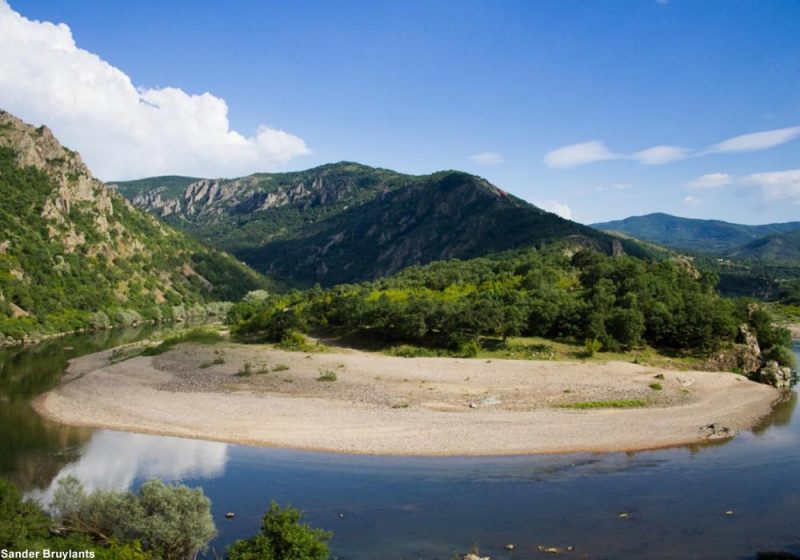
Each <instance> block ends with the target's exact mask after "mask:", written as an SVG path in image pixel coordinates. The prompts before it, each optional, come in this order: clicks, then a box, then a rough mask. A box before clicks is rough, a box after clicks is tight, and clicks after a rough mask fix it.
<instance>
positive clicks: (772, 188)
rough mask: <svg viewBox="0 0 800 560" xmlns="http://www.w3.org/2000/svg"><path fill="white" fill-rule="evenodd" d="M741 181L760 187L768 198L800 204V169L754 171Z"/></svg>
mask: <svg viewBox="0 0 800 560" xmlns="http://www.w3.org/2000/svg"><path fill="white" fill-rule="evenodd" d="M741 182H742V183H743V184H745V185H751V186H755V187H759V188H760V189H761V191H762V192H763V193H764V198H766V199H767V200H772V201H777V200H788V201H791V202H794V203H795V204H799V205H800V169H789V170H787V171H770V172H766V173H753V174H752V175H748V176H746V177H743V178H742V180H741Z"/></svg>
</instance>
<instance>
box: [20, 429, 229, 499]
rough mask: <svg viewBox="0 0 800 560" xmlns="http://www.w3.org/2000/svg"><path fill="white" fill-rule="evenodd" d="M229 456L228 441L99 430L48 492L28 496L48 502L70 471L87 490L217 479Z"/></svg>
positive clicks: (38, 492) (64, 469)
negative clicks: (147, 481) (156, 480)
mask: <svg viewBox="0 0 800 560" xmlns="http://www.w3.org/2000/svg"><path fill="white" fill-rule="evenodd" d="M227 460H228V445H227V444H225V443H217V442H212V441H203V440H196V439H180V438H172V437H154V436H148V435H144V434H131V433H125V432H113V431H110V430H101V431H98V432H95V434H94V435H93V436H92V439H91V440H90V441H89V443H88V445H86V447H85V448H84V449H83V450H82V453H81V456H80V458H79V459H78V460H77V461H75V462H73V463H70V464H68V465H67V466H65V467H64V468H62V469H61V471H60V472H59V473H58V474H57V475H56V476H55V478H54V479H53V480H52V482H51V483H50V485H49V486H48V487H47V488H46V489H45V490H34V491H32V492H31V493H30V496H31V497H33V498H35V499H37V500H39V501H40V502H41V503H43V504H45V505H46V504H49V503H50V500H51V499H52V496H53V492H54V491H55V488H56V487H57V485H58V481H59V480H61V479H62V478H64V477H66V476H70V475H73V476H75V477H77V478H78V479H79V480H80V481H81V482H83V484H84V486H85V487H86V489H87V490H89V491H91V490H98V489H99V490H125V489H127V488H129V487H130V486H131V485H132V484H133V483H134V481H136V480H143V479H148V478H160V479H161V480H165V481H171V482H174V481H180V480H183V479H186V478H214V477H217V476H220V475H221V474H222V473H223V472H224V471H225V464H226V462H227Z"/></svg>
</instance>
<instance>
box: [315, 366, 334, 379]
mask: <svg viewBox="0 0 800 560" xmlns="http://www.w3.org/2000/svg"><path fill="white" fill-rule="evenodd" d="M317 381H326V382H331V381H336V372H335V371H331V370H329V369H326V370H323V371H321V372H320V374H319V377H317Z"/></svg>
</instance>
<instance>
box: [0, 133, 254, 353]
mask: <svg viewBox="0 0 800 560" xmlns="http://www.w3.org/2000/svg"><path fill="white" fill-rule="evenodd" d="M23 132H24V131H23ZM30 134H31V135H34V136H35V132H34V131H33V129H31V130H30ZM35 141H38V140H35ZM64 154H65V155H64V157H63V158H56V159H52V160H50V161H49V163H48V168H47V170H43V169H39V168H36V167H33V166H28V167H22V166H20V165H19V164H18V161H17V153H16V152H15V150H14V149H12V148H9V147H0V240H2V241H3V242H7V243H4V247H3V250H0V300H2V301H0V337H2V336H7V337H11V338H15V339H21V338H23V337H25V336H27V335H32V334H46V333H52V332H66V331H73V330H77V329H99V328H107V327H109V326H111V325H112V324H119V325H131V324H135V323H138V322H141V321H160V320H170V319H171V318H172V317H171V314H170V313H169V308H170V307H171V306H178V305H182V306H186V307H194V306H199V305H202V304H206V303H209V302H211V301H214V300H222V299H229V300H232V299H238V298H240V297H241V296H242V295H243V294H245V293H247V292H248V291H251V290H254V289H258V288H262V287H265V286H267V285H268V284H269V283H268V282H267V281H266V280H265V279H264V278H263V277H260V276H259V275H258V274H256V273H255V272H253V271H252V270H249V269H247V268H246V267H245V266H243V265H242V264H241V263H239V262H237V261H236V260H235V259H233V258H232V257H230V256H228V255H223V254H221V253H218V252H216V251H214V250H212V249H210V248H208V247H206V246H204V245H202V244H200V243H199V242H197V241H194V240H192V239H190V238H189V237H188V236H186V235H184V234H181V233H178V232H176V231H173V230H171V229H169V228H167V227H165V226H163V225H161V224H159V223H158V222H157V221H156V220H155V219H153V218H152V217H150V216H148V215H146V214H144V213H143V212H141V211H139V210H137V209H135V208H133V207H131V206H130V205H129V204H128V203H126V201H125V200H124V199H123V198H122V197H121V196H119V195H118V194H116V193H113V192H109V193H104V192H103V191H102V190H101V189H102V188H103V187H102V186H100V185H99V184H98V185H97V186H95V187H93V188H94V189H95V192H96V194H97V196H98V197H99V196H101V195H102V196H106V195H107V196H108V197H109V200H110V202H111V206H112V208H113V213H111V212H108V213H104V211H103V210H101V208H100V207H99V206H98V205H96V204H94V203H92V202H89V201H75V200H73V201H71V203H70V204H69V206H68V208H69V210H68V211H67V210H63V211H61V210H53V201H54V200H58V196H60V195H59V194H58V193H59V188H60V186H61V183H60V181H61V179H60V178H59V177H61V175H60V173H59V172H60V171H63V172H64V174H65V175H67V176H69V177H72V178H73V179H76V178H77V176H76V175H75V173H76V172H75V168H74V157H75V156H74V154H72V153H70V152H67V151H65V152H64ZM45 208H49V210H48V211H47V212H45ZM53 212H57V213H58V216H57V217H54V214H53ZM67 239H69V240H71V241H70V242H69V243H67V242H66V240H67Z"/></svg>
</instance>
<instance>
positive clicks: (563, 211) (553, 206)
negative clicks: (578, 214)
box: [533, 199, 572, 220]
mask: <svg viewBox="0 0 800 560" xmlns="http://www.w3.org/2000/svg"><path fill="white" fill-rule="evenodd" d="M533 204H534V205H535V206H538V207H539V208H541V209H542V210H547V211H548V212H552V213H553V214H556V215H558V216H561V217H562V218H564V219H567V220H571V219H572V210H571V209H570V207H569V206H567V205H566V204H564V203H563V202H559V201H557V200H553V199H548V200H543V201H540V202H534V203H533Z"/></svg>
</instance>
